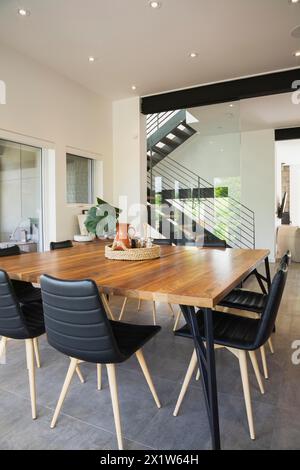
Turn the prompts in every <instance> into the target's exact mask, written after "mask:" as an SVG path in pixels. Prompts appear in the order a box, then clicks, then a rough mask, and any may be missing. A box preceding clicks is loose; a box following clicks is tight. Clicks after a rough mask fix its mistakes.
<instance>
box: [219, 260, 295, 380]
mask: <svg viewBox="0 0 300 470" xmlns="http://www.w3.org/2000/svg"><path fill="white" fill-rule="evenodd" d="M290 263H291V253H290V252H289V251H288V252H287V253H286V254H285V255H284V256H283V257H282V259H281V260H280V262H279V266H281V265H284V264H287V265H288V266H289V265H290ZM267 299H268V295H267V294H264V293H262V292H255V291H250V290H248V289H242V288H237V289H233V290H232V291H231V292H230V293H229V294H228V295H227V296H226V297H225V298H224V299H223V300H222V301H221V302H220V304H219V305H220V306H221V307H226V308H230V309H237V310H245V311H248V312H254V313H256V314H257V315H261V314H262V312H263V310H264V307H265V305H266V302H267ZM274 331H275V326H274ZM268 343H269V347H270V350H271V352H272V354H274V347H273V343H272V339H271V336H270V338H269V340H268ZM261 356H262V363H263V369H264V376H265V378H266V379H268V378H269V372H268V366H267V360H266V354H265V349H264V347H262V348H261Z"/></svg>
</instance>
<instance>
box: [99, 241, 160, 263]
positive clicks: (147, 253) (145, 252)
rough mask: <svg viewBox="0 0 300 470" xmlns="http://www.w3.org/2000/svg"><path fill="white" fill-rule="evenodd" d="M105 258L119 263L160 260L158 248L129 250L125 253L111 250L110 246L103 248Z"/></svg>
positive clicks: (154, 246)
mask: <svg viewBox="0 0 300 470" xmlns="http://www.w3.org/2000/svg"><path fill="white" fill-rule="evenodd" d="M105 257H106V258H108V259H114V260H119V261H144V260H147V259H156V258H160V246H158V245H153V246H151V247H150V248H129V249H128V250H125V251H118V250H112V245H106V246H105Z"/></svg>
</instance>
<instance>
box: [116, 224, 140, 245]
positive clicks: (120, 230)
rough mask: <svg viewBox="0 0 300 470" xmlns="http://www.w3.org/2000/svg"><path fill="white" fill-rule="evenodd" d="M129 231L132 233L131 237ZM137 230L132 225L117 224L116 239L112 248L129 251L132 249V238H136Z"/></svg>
mask: <svg viewBox="0 0 300 470" xmlns="http://www.w3.org/2000/svg"><path fill="white" fill-rule="evenodd" d="M129 231H131V232H132V235H131V236H130V235H129ZM134 234H135V229H134V228H133V227H132V225H130V224H127V223H118V224H117V234H116V236H115V239H114V243H113V246H112V249H113V250H119V251H121V250H128V249H129V248H131V237H132V236H134Z"/></svg>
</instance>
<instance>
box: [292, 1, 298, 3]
mask: <svg viewBox="0 0 300 470" xmlns="http://www.w3.org/2000/svg"><path fill="white" fill-rule="evenodd" d="M291 3H299V0H291Z"/></svg>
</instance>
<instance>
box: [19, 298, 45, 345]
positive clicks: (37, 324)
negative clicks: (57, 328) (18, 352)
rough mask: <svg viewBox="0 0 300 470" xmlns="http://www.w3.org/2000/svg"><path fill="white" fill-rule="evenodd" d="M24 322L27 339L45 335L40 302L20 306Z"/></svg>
mask: <svg viewBox="0 0 300 470" xmlns="http://www.w3.org/2000/svg"><path fill="white" fill-rule="evenodd" d="M21 310H22V313H23V317H24V322H25V325H26V329H27V332H28V336H27V338H36V337H38V336H41V335H42V334H44V333H45V324H44V314H43V304H42V302H31V303H29V304H23V305H21ZM23 339H26V338H23Z"/></svg>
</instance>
